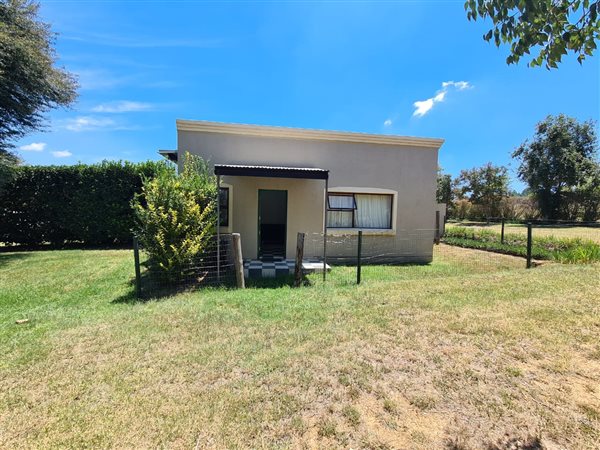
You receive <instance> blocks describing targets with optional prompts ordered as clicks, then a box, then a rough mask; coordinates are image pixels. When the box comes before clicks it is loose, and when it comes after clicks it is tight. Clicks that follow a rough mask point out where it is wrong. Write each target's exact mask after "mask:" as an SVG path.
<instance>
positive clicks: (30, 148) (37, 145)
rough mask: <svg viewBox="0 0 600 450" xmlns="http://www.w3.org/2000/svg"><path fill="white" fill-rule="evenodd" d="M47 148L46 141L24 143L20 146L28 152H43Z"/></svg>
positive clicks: (20, 148)
mask: <svg viewBox="0 0 600 450" xmlns="http://www.w3.org/2000/svg"><path fill="white" fill-rule="evenodd" d="M45 148H46V143H45V142H32V143H31V144H27V145H22V146H21V147H19V150H24V151H26V152H43V151H44V149H45Z"/></svg>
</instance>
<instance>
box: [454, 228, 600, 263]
mask: <svg viewBox="0 0 600 450" xmlns="http://www.w3.org/2000/svg"><path fill="white" fill-rule="evenodd" d="M443 239H444V242H445V243H446V244H450V245H456V246H458V247H465V248H474V249H479V250H488V251H492V252H497V253H505V254H508V255H515V256H523V257H525V256H527V236H526V235H525V234H505V235H504V243H501V242H500V233H496V232H494V231H491V230H481V229H467V228H464V227H451V228H447V229H446V233H445V235H444V238H443ZM531 255H532V257H533V258H535V259H549V260H555V261H558V262H561V263H591V262H596V261H600V244H597V243H595V242H593V241H590V240H585V239H580V238H556V237H554V236H542V237H535V236H534V237H533V242H532V245H531Z"/></svg>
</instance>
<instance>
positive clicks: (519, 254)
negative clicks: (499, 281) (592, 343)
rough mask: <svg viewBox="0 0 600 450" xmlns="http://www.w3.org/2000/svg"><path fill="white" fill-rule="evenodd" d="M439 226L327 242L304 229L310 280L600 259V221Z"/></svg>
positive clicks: (342, 281)
mask: <svg viewBox="0 0 600 450" xmlns="http://www.w3.org/2000/svg"><path fill="white" fill-rule="evenodd" d="M436 229H437V228H432V229H421V230H412V231H405V230H398V231H397V232H395V233H393V234H392V233H377V232H371V233H363V232H361V233H359V232H356V233H352V234H338V233H336V234H328V236H327V242H326V243H324V239H323V234H322V233H306V234H304V258H306V259H307V260H309V261H316V262H317V265H316V266H315V265H313V266H312V268H313V269H314V268H315V267H316V270H305V271H304V274H303V275H304V278H305V284H310V285H318V284H321V283H323V282H326V283H330V284H339V285H351V284H360V283H364V282H368V281H395V280H407V279H418V278H427V277H434V278H435V277H446V276H460V275H463V274H464V275H466V274H474V273H481V274H485V273H493V272H498V271H506V270H517V269H524V268H531V267H536V266H539V265H542V264H548V263H571V264H583V263H593V262H600V223H596V222H594V223H590V222H588V223H583V222H559V221H540V220H538V221H532V222H524V221H523V222H511V223H508V222H506V221H504V220H502V219H490V220H489V221H487V220H486V221H484V222H469V223H464V222H463V223H448V224H446V226H445V227H443V230H444V231H443V233H439V234H437V233H436ZM438 242H439V243H438ZM323 255H326V257H325V258H324V257H323ZM323 261H326V264H327V266H326V267H327V271H326V274H325V276H323V271H322V267H323V266H322V264H323ZM320 267H321V269H319V268H320Z"/></svg>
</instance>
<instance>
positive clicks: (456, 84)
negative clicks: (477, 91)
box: [442, 81, 473, 91]
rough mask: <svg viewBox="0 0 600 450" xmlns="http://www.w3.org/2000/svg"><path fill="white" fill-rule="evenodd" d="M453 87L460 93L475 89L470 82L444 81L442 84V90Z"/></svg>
mask: <svg viewBox="0 0 600 450" xmlns="http://www.w3.org/2000/svg"><path fill="white" fill-rule="evenodd" d="M451 86H454V87H455V88H456V89H458V90H459V91H464V90H465V89H469V88H471V87H473V86H471V84H470V83H469V82H468V81H444V82H443V83H442V88H447V87H451Z"/></svg>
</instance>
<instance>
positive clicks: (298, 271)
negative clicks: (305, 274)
mask: <svg viewBox="0 0 600 450" xmlns="http://www.w3.org/2000/svg"><path fill="white" fill-rule="evenodd" d="M302 259H304V233H298V238H297V241H296V265H295V267H294V287H300V285H301V284H302Z"/></svg>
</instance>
